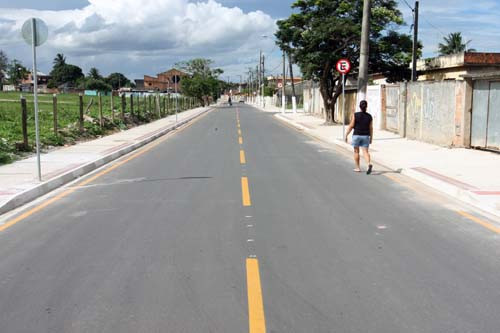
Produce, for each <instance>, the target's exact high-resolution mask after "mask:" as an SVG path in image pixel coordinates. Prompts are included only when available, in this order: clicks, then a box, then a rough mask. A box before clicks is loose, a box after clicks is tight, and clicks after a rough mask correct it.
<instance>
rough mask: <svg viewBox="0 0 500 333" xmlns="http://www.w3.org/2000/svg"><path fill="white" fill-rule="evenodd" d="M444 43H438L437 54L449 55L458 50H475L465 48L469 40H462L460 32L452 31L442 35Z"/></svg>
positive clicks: (458, 51)
mask: <svg viewBox="0 0 500 333" xmlns="http://www.w3.org/2000/svg"><path fill="white" fill-rule="evenodd" d="M443 39H444V43H439V45H438V48H439V55H449V54H455V53H460V52H465V51H467V52H475V51H476V50H474V49H467V45H469V43H470V42H471V41H470V40H468V41H466V42H464V41H463V39H462V33H460V32H452V33H450V34H448V36H445V37H443Z"/></svg>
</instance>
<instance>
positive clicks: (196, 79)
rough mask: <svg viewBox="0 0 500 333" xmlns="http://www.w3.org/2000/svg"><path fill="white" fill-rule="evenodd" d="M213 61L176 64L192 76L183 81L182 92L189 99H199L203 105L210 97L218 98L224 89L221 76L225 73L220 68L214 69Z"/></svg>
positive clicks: (198, 59)
mask: <svg viewBox="0 0 500 333" xmlns="http://www.w3.org/2000/svg"><path fill="white" fill-rule="evenodd" d="M212 63H213V61H212V60H210V59H203V58H197V59H192V60H189V61H185V62H181V63H178V64H176V67H178V68H181V69H182V70H184V71H186V72H187V73H189V74H190V76H187V77H184V78H183V79H182V80H181V89H182V92H183V93H184V94H185V95H186V96H189V97H195V98H197V99H198V100H199V101H200V102H201V103H202V104H203V105H205V104H206V102H207V99H208V97H212V98H217V96H218V94H219V91H220V89H221V87H222V84H221V80H219V79H218V78H219V76H220V75H221V74H222V73H223V70H222V69H220V68H216V69H212V68H211V65H212Z"/></svg>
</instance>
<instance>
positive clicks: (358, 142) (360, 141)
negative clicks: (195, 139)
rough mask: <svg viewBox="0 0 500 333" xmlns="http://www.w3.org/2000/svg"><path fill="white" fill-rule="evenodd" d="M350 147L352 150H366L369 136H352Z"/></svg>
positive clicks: (368, 144)
mask: <svg viewBox="0 0 500 333" xmlns="http://www.w3.org/2000/svg"><path fill="white" fill-rule="evenodd" d="M352 146H353V147H354V148H357V147H363V148H368V147H369V146H370V136H369V135H353V136H352Z"/></svg>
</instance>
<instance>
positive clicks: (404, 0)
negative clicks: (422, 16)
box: [403, 0, 414, 11]
mask: <svg viewBox="0 0 500 333" xmlns="http://www.w3.org/2000/svg"><path fill="white" fill-rule="evenodd" d="M403 2H404V3H405V4H406V5H407V6H408V8H410V9H411V11H414V9H413V7H412V6H410V4H409V3H408V2H407V1H406V0H403Z"/></svg>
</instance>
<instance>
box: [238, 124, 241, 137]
mask: <svg viewBox="0 0 500 333" xmlns="http://www.w3.org/2000/svg"><path fill="white" fill-rule="evenodd" d="M238 127H239V126H238ZM238 135H241V130H240V129H239V130H238Z"/></svg>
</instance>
